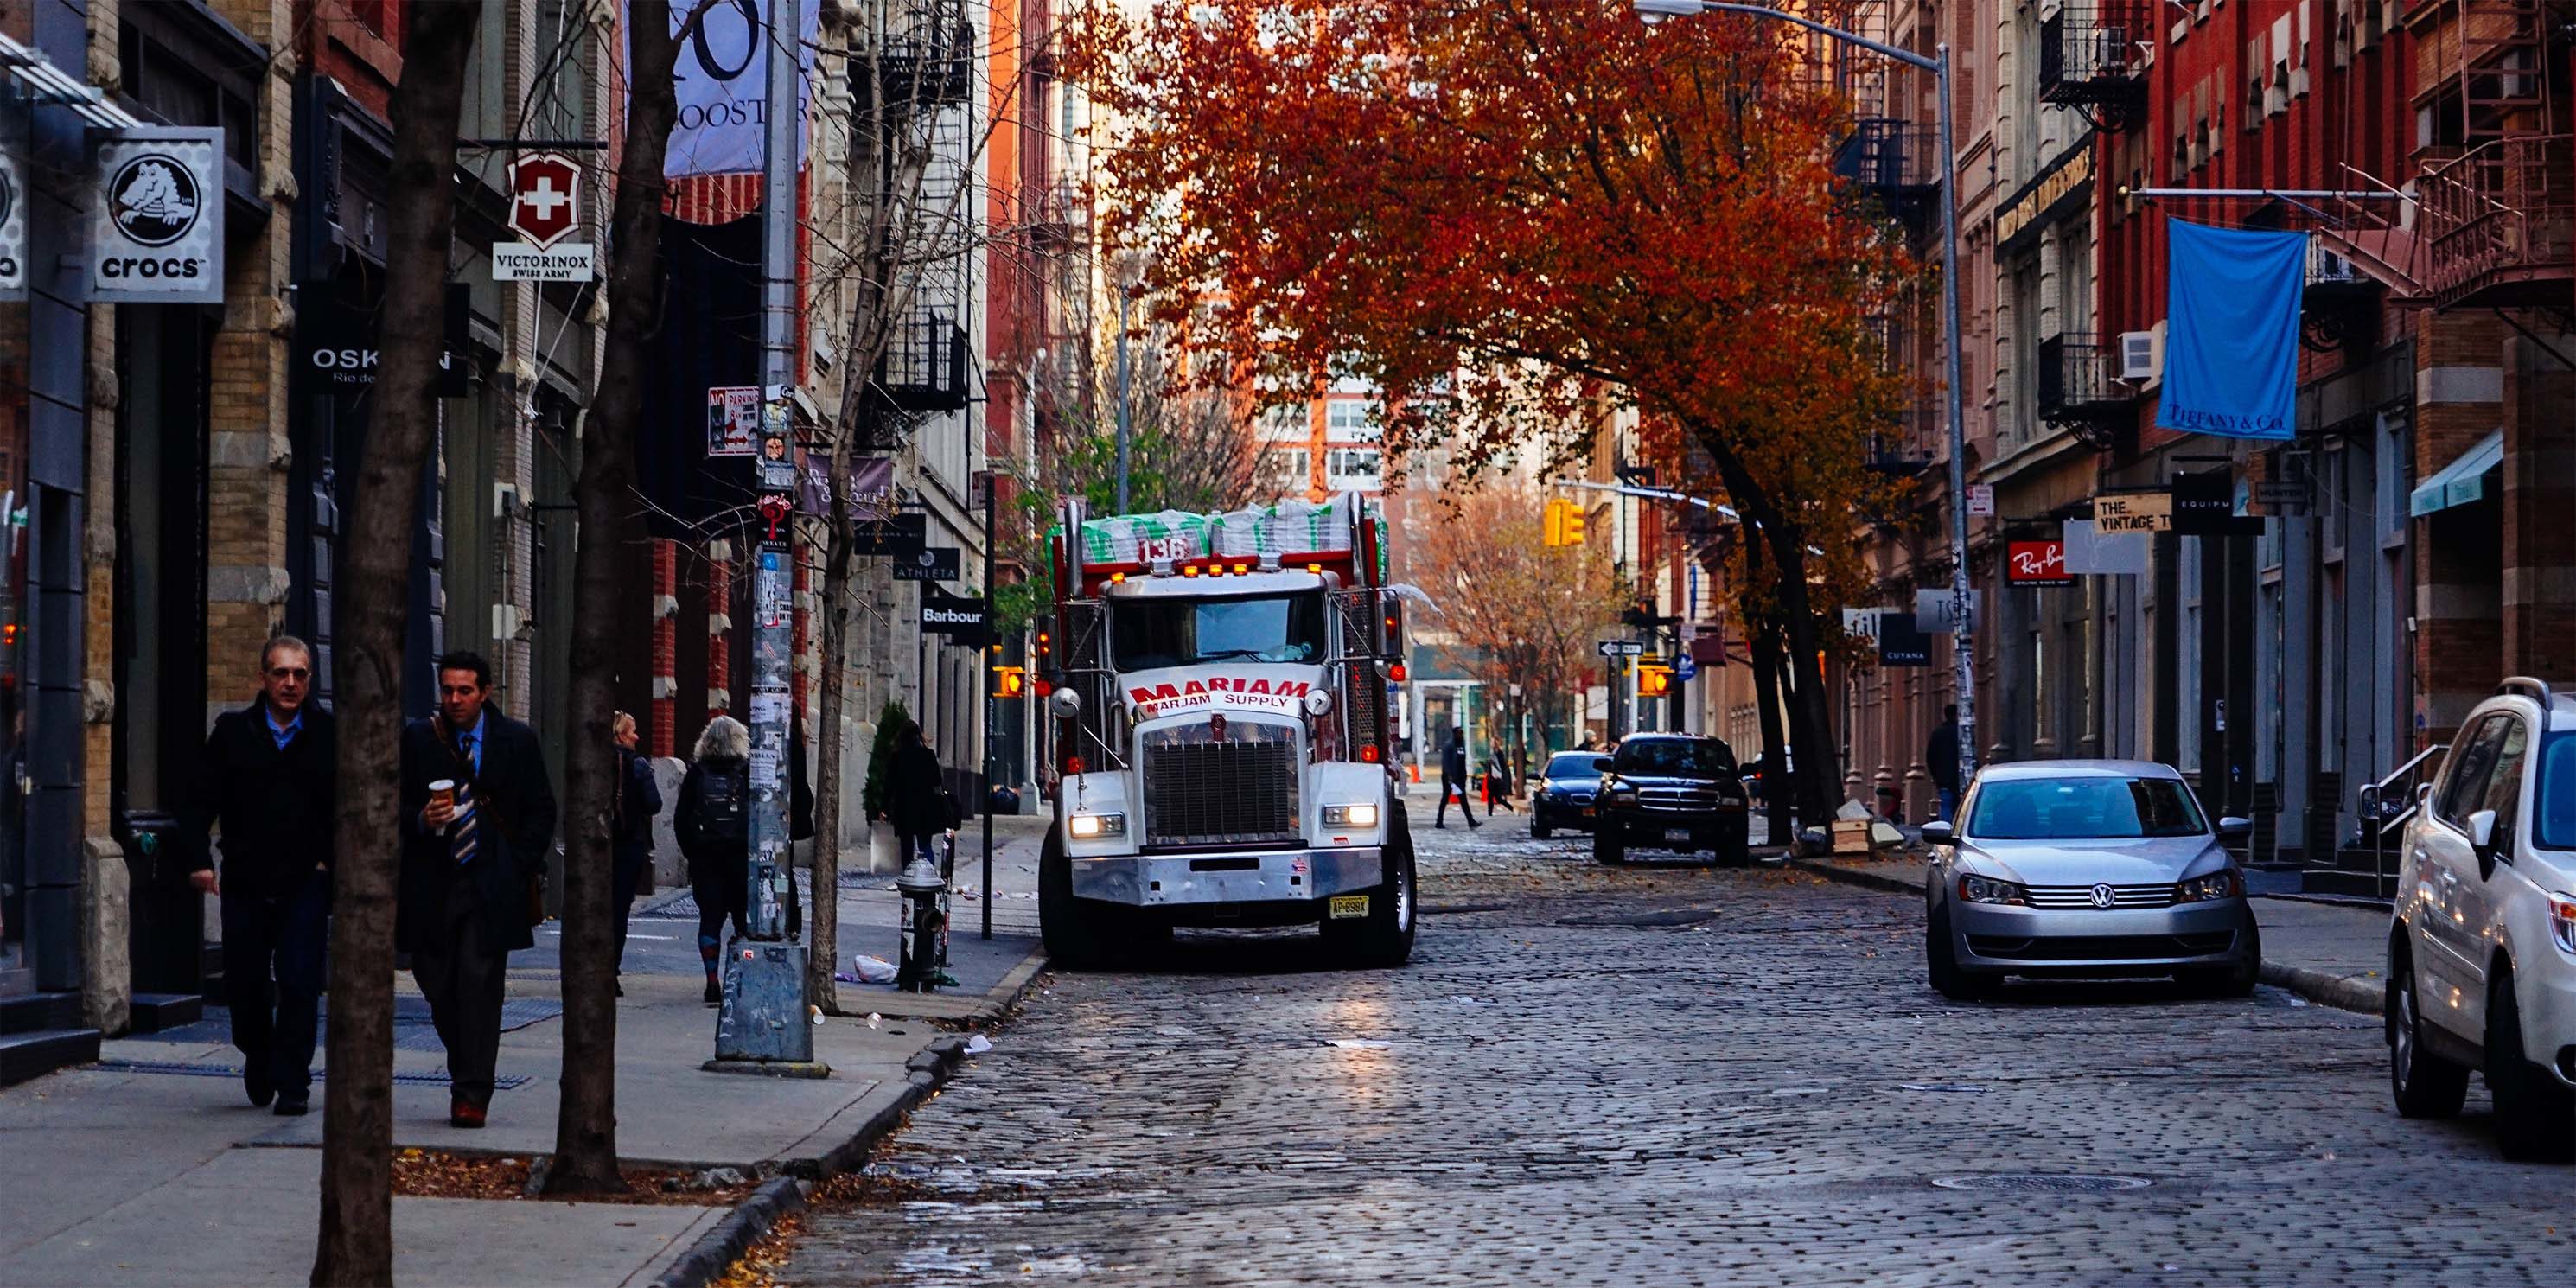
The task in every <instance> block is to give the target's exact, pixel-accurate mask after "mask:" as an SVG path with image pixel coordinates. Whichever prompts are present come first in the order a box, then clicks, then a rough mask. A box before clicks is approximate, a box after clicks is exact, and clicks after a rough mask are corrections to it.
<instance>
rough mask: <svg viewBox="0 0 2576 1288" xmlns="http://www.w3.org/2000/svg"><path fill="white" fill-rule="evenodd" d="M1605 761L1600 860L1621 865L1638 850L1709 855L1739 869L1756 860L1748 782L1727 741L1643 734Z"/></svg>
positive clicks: (1598, 825) (1597, 845)
mask: <svg viewBox="0 0 2576 1288" xmlns="http://www.w3.org/2000/svg"><path fill="white" fill-rule="evenodd" d="M1599 764H1600V766H1601V787H1600V792H1599V794H1598V795H1597V796H1596V797H1595V798H1594V808H1595V810H1596V811H1597V813H1596V815H1595V816H1594V819H1593V829H1592V855H1593V857H1594V858H1597V859H1599V860H1600V861H1602V862H1604V863H1617V862H1620V861H1622V860H1624V859H1626V858H1627V856H1628V847H1630V846H1632V845H1634V846H1654V847H1657V848H1659V849H1669V850H1672V851H1673V852H1675V853H1677V854H1688V853H1690V852H1691V851H1693V850H1710V851H1713V852H1715V853H1716V855H1717V859H1718V861H1719V862H1720V863H1733V864H1740V863H1743V862H1745V861H1746V860H1747V858H1748V857H1749V855H1748V854H1747V853H1746V850H1745V839H1746V828H1747V826H1748V816H1747V814H1746V812H1745V805H1744V781H1743V779H1742V778H1741V777H1739V776H1738V773H1737V770H1736V767H1735V752H1734V750H1733V749H1732V748H1730V747H1728V746H1727V745H1726V744H1725V743H1724V742H1723V741H1720V740H1719V739H1716V738H1694V737H1691V736H1689V735H1686V734H1640V735H1638V736H1636V737H1633V738H1630V739H1628V740H1627V741H1625V742H1622V743H1620V744H1619V749H1618V750H1617V751H1616V752H1613V753H1612V754H1610V755H1608V756H1604V757H1602V758H1601V760H1600V761H1599Z"/></svg>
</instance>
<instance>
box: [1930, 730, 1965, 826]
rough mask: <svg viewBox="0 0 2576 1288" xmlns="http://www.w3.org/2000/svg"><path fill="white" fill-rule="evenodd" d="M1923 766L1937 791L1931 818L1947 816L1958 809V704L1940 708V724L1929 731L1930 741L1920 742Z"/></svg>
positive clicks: (1952, 814) (1955, 812)
mask: <svg viewBox="0 0 2576 1288" xmlns="http://www.w3.org/2000/svg"><path fill="white" fill-rule="evenodd" d="M1923 769H1924V772H1926V773H1928V774H1930V775H1931V776H1932V789H1933V790H1934V791H1936V792H1938V793H1940V795H1941V804H1940V806H1939V808H1940V811H1941V812H1940V813H1939V814H1936V815H1934V816H1933V817H1935V818H1944V819H1946V818H1950V817H1952V816H1954V815H1955V814H1957V813H1958V809H1959V704H1958V703H1956V702H1953V703H1951V704H1950V705H1948V706H1946V707H1943V708H1941V727H1940V728H1938V729H1935V730H1933V731H1932V739H1931V741H1929V742H1927V743H1925V744H1923Z"/></svg>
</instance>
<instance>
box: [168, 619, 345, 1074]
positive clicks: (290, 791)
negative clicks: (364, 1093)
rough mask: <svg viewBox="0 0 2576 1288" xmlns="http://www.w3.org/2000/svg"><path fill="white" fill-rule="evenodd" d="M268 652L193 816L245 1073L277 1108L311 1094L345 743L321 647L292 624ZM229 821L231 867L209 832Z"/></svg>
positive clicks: (200, 874)
mask: <svg viewBox="0 0 2576 1288" xmlns="http://www.w3.org/2000/svg"><path fill="white" fill-rule="evenodd" d="M259 656H260V665H259V697H258V698H257V699H255V700H253V701H252V702H251V704H250V705H249V706H247V707H244V708H242V709H241V710H239V711H227V712H225V713H224V714H223V715H221V716H219V717H217V718H216V720H215V728H214V732H213V733H211V734H209V735H207V737H206V759H205V764H204V766H203V768H202V769H201V771H200V772H199V773H198V775H197V800H196V806H195V808H194V809H193V810H191V811H190V813H189V819H188V823H189V829H190V830H189V833H188V835H189V838H190V839H191V840H192V841H194V842H195V844H193V845H191V846H190V847H189V849H190V858H191V861H192V862H193V864H194V865H195V868H196V871H195V872H194V873H193V874H192V875H191V877H190V878H189V879H190V880H191V881H193V882H195V883H196V887H197V888H198V889H200V890H203V891H205V892H206V893H207V894H211V895H215V896H217V897H218V898H220V899H222V900H223V919H224V993H225V1003H226V1004H227V1005H228V1006H230V1007H231V1008H232V1024H233V1045H234V1046H236V1047H239V1048H241V1053H242V1086H243V1088H244V1089H245V1090H246V1091H248V1092H249V1093H250V1102H251V1103H252V1104H253V1105H266V1104H267V1103H268V1102H269V1100H270V1099H271V1098H272V1097H274V1098H275V1099H276V1101H277V1112H278V1113H279V1114H280V1115H283V1116H286V1117H294V1116H296V1115H298V1114H302V1113H305V1112H306V1111H307V1110H308V1109H310V1108H311V1106H312V1090H313V1040H314V1028H315V1017H316V1013H317V1011H318V1009H319V1007H320V1003H321V998H322V982H323V978H324V976H323V949H324V948H325V946H327V944H328V943H329V940H330V910H331V844H332V835H331V834H332V828H333V827H334V825H335V822H336V806H335V802H336V799H337V797H336V792H335V784H336V782H337V779H336V777H335V774H336V764H335V760H336V757H337V745H338V744H337V741H336V739H335V736H334V734H333V731H332V727H331V713H330V712H328V711H324V710H322V709H321V708H320V707H319V706H316V705H314V704H313V703H311V702H308V701H307V700H306V699H307V698H308V697H309V696H310V694H311V693H312V691H313V651H312V650H311V649H309V648H307V647H305V644H304V641H302V640H299V639H296V638H294V637H293V636H287V635H281V636H279V637H278V638H276V639H273V640H270V641H269V642H268V643H267V645H266V646H264V647H262V648H261V649H260V655H259ZM218 824H220V825H221V826H222V828H223V840H222V842H221V844H222V846H223V852H224V864H223V873H222V875H221V877H220V878H219V877H218V876H217V875H216V872H215V861H214V854H213V853H212V851H211V850H209V849H208V848H207V846H206V844H205V842H206V834H207V832H208V830H209V829H210V828H212V827H214V826H216V825H218ZM272 988H273V989H274V1000H273V1002H272V992H271V990H272Z"/></svg>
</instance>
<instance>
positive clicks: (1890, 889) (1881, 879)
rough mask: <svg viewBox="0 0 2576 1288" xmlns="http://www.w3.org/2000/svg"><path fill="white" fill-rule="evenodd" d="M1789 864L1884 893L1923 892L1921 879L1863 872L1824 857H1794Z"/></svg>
mask: <svg viewBox="0 0 2576 1288" xmlns="http://www.w3.org/2000/svg"><path fill="white" fill-rule="evenodd" d="M1789 866H1790V867H1793V868H1796V869H1798V870H1799V871H1801V872H1812V873H1814V874H1816V875H1817V876H1820V877H1823V878H1824V879H1826V880H1828V881H1840V882H1842V883H1843V884H1845V885H1856V886H1859V887H1861V888H1863V889H1865V890H1876V891H1878V892H1880V893H1882V894H1921V893H1923V883H1922V882H1921V881H1907V880H1904V879H1902V878H1899V877H1891V876H1887V875H1884V874H1882V873H1877V872H1862V871H1860V870H1858V869H1855V868H1847V867H1843V866H1841V865H1840V864H1835V863H1827V862H1825V861H1824V860H1822V859H1801V858H1792V859H1790V860H1789Z"/></svg>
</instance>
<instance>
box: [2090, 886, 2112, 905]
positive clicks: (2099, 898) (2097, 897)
mask: <svg viewBox="0 0 2576 1288" xmlns="http://www.w3.org/2000/svg"><path fill="white" fill-rule="evenodd" d="M2093 906H2094V907H2096V908H2108V907H2110V906H2111V887H2110V886H2108V885H2097V886H2095V887H2093Z"/></svg>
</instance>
